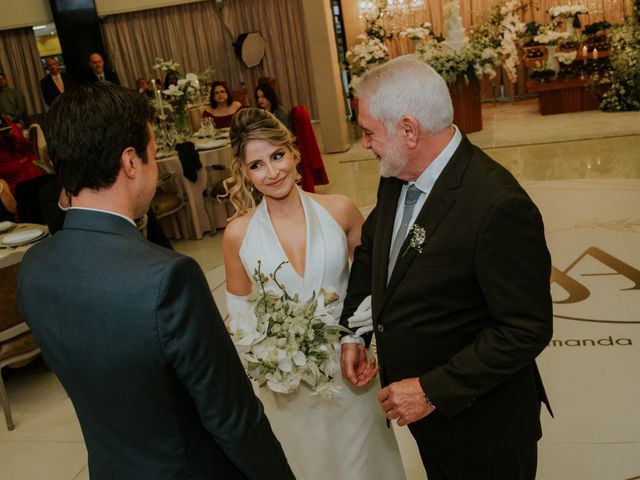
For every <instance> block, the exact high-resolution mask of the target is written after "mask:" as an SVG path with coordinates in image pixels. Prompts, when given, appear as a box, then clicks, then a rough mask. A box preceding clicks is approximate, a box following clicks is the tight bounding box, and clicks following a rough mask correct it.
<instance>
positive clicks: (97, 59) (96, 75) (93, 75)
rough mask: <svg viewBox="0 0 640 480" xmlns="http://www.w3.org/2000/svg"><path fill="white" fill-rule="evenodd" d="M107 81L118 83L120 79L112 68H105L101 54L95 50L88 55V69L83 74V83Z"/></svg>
mask: <svg viewBox="0 0 640 480" xmlns="http://www.w3.org/2000/svg"><path fill="white" fill-rule="evenodd" d="M96 82H109V83H113V84H115V85H120V79H118V75H117V74H116V72H114V71H113V70H110V69H108V68H105V64H104V59H103V58H102V55H100V54H99V53H97V52H94V53H92V54H91V55H89V70H88V71H87V72H86V73H85V75H84V82H83V83H96Z"/></svg>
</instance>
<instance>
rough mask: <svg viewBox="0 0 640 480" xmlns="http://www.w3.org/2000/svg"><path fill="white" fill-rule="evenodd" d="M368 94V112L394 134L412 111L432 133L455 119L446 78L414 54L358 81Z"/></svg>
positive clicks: (362, 92)
mask: <svg viewBox="0 0 640 480" xmlns="http://www.w3.org/2000/svg"><path fill="white" fill-rule="evenodd" d="M356 96H357V97H359V98H367V99H368V101H369V113H370V114H371V116H372V117H373V118H375V119H376V120H378V121H380V122H382V123H383V124H384V125H385V128H386V129H387V132H389V134H390V135H393V133H394V132H395V128H396V126H397V124H398V122H399V121H400V119H401V118H402V117H403V116H404V115H411V116H413V117H415V118H416V120H418V122H419V123H420V126H421V127H422V128H424V129H425V130H426V131H428V132H430V133H438V132H440V131H442V130H444V129H445V128H447V127H449V126H450V125H451V124H452V123H453V105H452V104H451V95H450V94H449V89H448V88H447V84H446V83H445V81H444V80H443V78H442V77H441V76H440V75H439V74H438V72H436V71H435V70H434V69H433V68H432V67H431V66H429V65H427V64H426V63H425V62H423V61H422V60H420V59H419V58H418V57H416V56H415V55H404V56H402V57H397V58H394V59H393V60H390V61H388V62H387V63H385V64H383V65H381V66H379V67H376V68H374V69H373V70H371V71H369V72H367V73H366V74H365V75H363V77H362V78H361V79H360V81H359V82H358V83H357V85H356Z"/></svg>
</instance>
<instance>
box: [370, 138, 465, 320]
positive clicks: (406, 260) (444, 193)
mask: <svg viewBox="0 0 640 480" xmlns="http://www.w3.org/2000/svg"><path fill="white" fill-rule="evenodd" d="M472 155H473V148H472V146H471V143H469V141H468V140H467V137H466V136H464V135H463V138H462V141H461V142H460V145H459V146H458V148H457V149H456V151H455V152H454V154H453V156H452V157H451V159H450V160H449V163H447V166H446V167H445V168H444V170H443V171H442V173H441V174H440V176H439V177H438V180H436V183H435V185H434V186H433V189H432V190H431V193H430V194H429V197H428V198H427V200H426V201H425V203H424V205H423V206H422V209H421V210H420V213H419V214H418V216H417V217H416V221H415V222H414V225H417V226H420V227H422V228H423V229H424V230H425V233H426V239H425V241H424V243H423V246H422V251H423V252H424V251H425V250H426V249H428V248H429V239H430V238H431V236H432V235H433V233H434V232H435V231H436V230H437V228H438V226H439V225H440V223H441V222H442V220H443V219H444V217H445V216H446V214H447V212H448V211H449V210H450V209H451V207H452V206H453V204H454V203H455V202H456V199H457V196H458V192H457V190H458V188H459V187H460V185H461V183H462V178H463V176H464V172H465V170H466V168H467V165H468V164H469V161H470V160H471V157H472ZM396 201H397V199H396ZM411 237H412V232H411V231H410V232H409V234H408V235H407V238H406V240H405V241H404V243H403V245H402V248H401V249H400V255H399V256H398V260H397V261H396V265H395V268H394V269H393V273H392V274H391V278H390V279H389V284H388V285H387V288H386V290H385V294H384V298H383V300H382V304H381V305H380V309H381V310H382V309H383V308H384V306H385V305H386V303H387V302H388V301H389V298H390V297H391V296H392V295H393V293H394V292H395V290H396V288H397V287H398V285H399V284H400V281H401V280H402V279H403V278H404V276H405V274H406V273H407V270H408V269H409V267H410V266H411V264H412V263H413V260H414V259H415V258H416V256H417V255H420V252H419V251H418V250H417V249H415V248H409V245H410V243H411ZM387 258H388V253H387ZM385 278H386V277H385Z"/></svg>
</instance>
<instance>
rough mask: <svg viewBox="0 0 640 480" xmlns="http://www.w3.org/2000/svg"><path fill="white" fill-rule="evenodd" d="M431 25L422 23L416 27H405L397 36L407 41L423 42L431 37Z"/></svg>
mask: <svg viewBox="0 0 640 480" xmlns="http://www.w3.org/2000/svg"><path fill="white" fill-rule="evenodd" d="M432 33H433V32H432V30H431V24H430V23H428V22H423V23H421V24H420V25H419V26H417V27H407V28H405V29H404V30H402V31H401V32H400V34H399V36H400V37H401V38H408V39H409V40H424V39H426V38H428V37H429V36H430V35H432Z"/></svg>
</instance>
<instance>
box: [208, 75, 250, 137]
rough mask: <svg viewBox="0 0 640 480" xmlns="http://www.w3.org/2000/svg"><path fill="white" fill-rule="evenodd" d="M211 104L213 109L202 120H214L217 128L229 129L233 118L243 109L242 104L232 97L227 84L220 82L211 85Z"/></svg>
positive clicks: (209, 109) (210, 108) (209, 108)
mask: <svg viewBox="0 0 640 480" xmlns="http://www.w3.org/2000/svg"><path fill="white" fill-rule="evenodd" d="M209 103H210V104H211V107H207V109H206V110H205V111H204V112H203V113H202V118H213V121H214V123H215V124H216V128H229V126H230V125H231V117H233V114H234V113H236V112H237V111H238V110H240V109H241V108H242V104H241V103H240V102H236V101H235V100H234V99H233V98H232V97H231V91H230V90H229V87H228V86H227V84H226V83H225V82H222V81H220V80H218V81H215V82H213V84H212V85H211V95H210V96H209Z"/></svg>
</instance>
